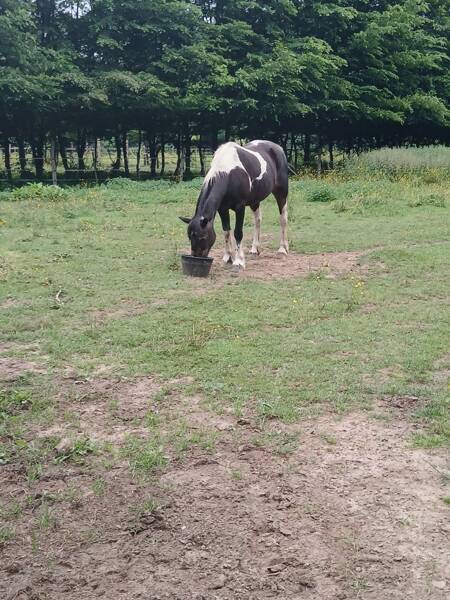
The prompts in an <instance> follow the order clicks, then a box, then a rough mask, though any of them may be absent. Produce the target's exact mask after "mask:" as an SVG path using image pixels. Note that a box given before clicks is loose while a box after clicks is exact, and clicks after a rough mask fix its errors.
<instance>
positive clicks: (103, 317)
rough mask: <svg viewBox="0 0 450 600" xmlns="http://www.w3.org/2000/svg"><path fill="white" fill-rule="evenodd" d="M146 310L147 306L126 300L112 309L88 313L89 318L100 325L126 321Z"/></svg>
mask: <svg viewBox="0 0 450 600" xmlns="http://www.w3.org/2000/svg"><path fill="white" fill-rule="evenodd" d="M148 308H149V307H148V306H146V305H144V304H141V303H139V302H136V301H134V300H126V301H123V302H122V304H120V305H119V306H116V307H114V308H110V309H107V308H104V309H99V310H94V311H92V312H91V313H90V317H91V318H92V319H93V320H94V321H95V322H97V323H100V324H102V323H105V322H106V321H109V320H114V319H126V318H131V317H136V316H138V315H142V314H144V313H145V312H146V311H147V310H148Z"/></svg>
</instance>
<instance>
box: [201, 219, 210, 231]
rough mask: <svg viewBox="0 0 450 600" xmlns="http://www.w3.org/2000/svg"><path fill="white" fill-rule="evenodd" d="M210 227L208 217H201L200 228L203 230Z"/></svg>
mask: <svg viewBox="0 0 450 600" xmlns="http://www.w3.org/2000/svg"><path fill="white" fill-rule="evenodd" d="M207 225H208V219H207V218H206V217H200V226H201V227H203V229H204V228H205V227H206V226H207Z"/></svg>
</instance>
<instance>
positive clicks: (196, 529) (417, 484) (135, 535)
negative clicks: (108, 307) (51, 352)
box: [0, 378, 450, 600]
mask: <svg viewBox="0 0 450 600" xmlns="http://www.w3.org/2000/svg"><path fill="white" fill-rule="evenodd" d="M72 385H73V386H75V387H76V388H77V389H78V388H79V389H80V393H77V394H76V395H75V396H74V395H73V394H72V395H70V394H69V395H67V394H66V395H65V402H66V403H67V406H66V408H69V407H70V405H71V406H72V407H73V408H74V409H75V408H76V409H77V410H79V408H80V406H83V405H84V409H85V412H84V413H83V414H84V417H83V418H85V422H84V425H83V427H84V426H86V427H89V426H92V423H97V425H96V427H100V426H102V427H105V416H104V414H103V415H102V413H104V412H105V410H106V406H107V404H108V402H111V399H113V400H114V399H115V400H116V401H119V404H120V408H119V409H118V410H119V411H124V412H123V414H122V416H123V419H124V423H126V427H127V428H128V430H129V429H130V428H131V429H132V428H133V427H134V426H135V425H136V426H141V427H143V423H142V419H143V415H144V413H145V411H146V410H147V407H148V404H149V396H151V394H152V393H153V392H154V390H155V386H156V385H157V384H156V383H155V382H154V381H153V380H152V379H151V378H140V379H138V380H134V381H129V382H117V381H116V382H111V381H105V380H96V381H95V382H94V383H93V382H92V381H90V382H82V383H76V382H75V381H73V382H72ZM93 390H95V393H94V392H93ZM122 401H123V405H122ZM127 402H128V404H127ZM164 404H165V411H166V416H167V417H168V418H169V419H170V418H175V416H177V417H182V418H183V419H184V420H185V421H186V422H187V423H189V425H190V426H192V427H194V428H195V427H201V428H204V427H207V428H211V429H215V430H216V431H217V432H219V439H218V442H217V444H216V446H215V448H214V449H212V450H209V451H206V450H202V448H201V447H199V446H196V447H195V448H191V449H190V450H189V451H188V452H186V453H185V454H184V455H183V456H182V457H181V458H178V459H177V458H175V457H174V458H173V459H172V461H171V463H170V465H169V467H168V468H167V469H166V471H165V472H164V473H163V474H162V475H161V476H160V477H159V478H156V477H155V478H154V479H153V480H150V481H147V482H142V481H139V480H136V479H133V477H132V476H131V474H130V471H129V469H128V467H127V465H126V463H125V462H124V461H123V460H122V461H121V460H119V461H117V462H115V463H114V464H113V465H111V466H109V467H105V466H104V465H103V464H102V463H101V462H100V461H99V459H98V458H97V459H95V460H96V461H97V462H95V463H94V462H90V463H88V464H85V465H72V464H65V465H58V466H57V465H51V466H49V468H48V470H47V471H46V474H45V476H44V477H42V478H41V480H39V481H38V482H36V483H34V484H33V485H32V486H31V487H28V488H27V486H26V484H25V482H24V481H22V480H21V479H20V477H19V475H18V474H17V472H15V471H14V470H12V469H4V470H3V471H2V472H0V494H1V497H2V501H3V503H4V505H8V504H10V503H11V502H12V501H14V500H16V501H17V502H19V503H20V505H21V506H22V510H23V514H22V515H21V516H20V517H18V518H17V519H16V521H15V523H14V527H15V538H14V539H13V540H10V541H9V542H6V543H5V544H4V546H3V548H2V549H1V552H2V559H1V561H0V573H1V575H0V596H1V597H2V598H3V597H4V598H7V599H11V600H12V599H13V598H14V599H16V598H17V599H18V598H20V599H21V600H24V599H27V600H31V598H40V599H44V598H45V599H46V600H49V599H52V600H53V599H55V600H56V599H59V598H61V597H62V596H64V597H65V598H67V599H69V600H72V599H73V600H75V599H77V600H80V599H81V600H83V599H86V600H87V599H93V598H111V597H114V598H118V599H122V598H123V599H148V598H151V599H152V600H162V599H166V600H169V599H171V600H172V599H179V600H188V599H189V600H191V599H197V600H200V599H205V600H210V599H216V598H217V599H224V600H225V599H227V600H228V599H229V600H232V599H233V600H234V599H252V600H260V599H264V598H277V599H302V598H311V599H312V598H314V599H317V600H319V599H320V600H337V599H339V600H344V599H352V598H355V599H356V598H361V599H367V600H371V599H373V600H388V599H389V600H392V599H394V600H395V599H397V598H398V599H400V598H401V599H402V600H404V599H410V600H413V599H414V600H417V599H419V598H420V599H422V598H430V599H432V600H443V599H444V598H447V597H448V592H449V590H450V568H449V563H448V539H449V534H450V525H449V520H448V507H447V506H446V505H445V504H444V503H443V502H442V500H441V496H442V495H444V488H443V487H442V483H441V479H440V475H439V472H440V471H442V472H445V471H446V469H448V456H446V454H445V453H444V452H443V451H435V452H433V453H430V452H425V451H422V450H413V449H411V447H410V446H409V435H410V433H411V425H410V423H409V422H408V421H405V420H402V419H401V418H400V419H399V420H396V421H395V422H394V421H393V420H390V421H389V422H385V421H381V420H376V419H374V418H373V417H371V416H370V414H367V413H362V414H353V415H348V416H345V417H343V418H342V419H340V420H338V419H336V418H333V417H330V416H322V417H320V418H317V419H310V420H307V421H303V422H302V423H301V424H298V425H290V426H288V427H286V426H283V425H282V424H280V423H277V422H276V421H274V422H272V423H271V424H270V427H266V428H265V429H264V430H259V428H258V424H257V422H256V421H255V422H253V421H252V420H251V418H249V419H236V418H235V417H234V416H233V415H232V414H231V413H227V414H225V415H220V416H218V415H216V414H213V413H210V412H209V411H206V410H204V409H203V408H202V403H201V401H200V400H199V399H189V398H184V399H183V398H182V397H180V396H177V394H176V392H174V393H173V394H171V395H169V396H167V397H165V400H164ZM381 408H382V407H381ZM89 423H90V424H91V425H89ZM133 424H135V425H133ZM286 431H288V432H289V434H290V435H292V434H295V436H296V438H298V439H297V445H296V446H295V445H294V446H292V447H291V448H290V449H289V451H287V452H277V451H274V445H273V444H272V443H263V442H261V440H264V439H266V440H269V439H270V440H273V439H275V440H276V439H278V438H277V436H282V435H284V433H285V432H286ZM258 440H259V441H258ZM93 460H94V459H93ZM99 479H100V480H101V481H102V486H100V485H99V483H98V481H99ZM27 497H28V499H27V500H26V498H27ZM43 514H45V515H47V518H46V521H45V523H44V522H43V519H42V515H43ZM44 525H45V526H44Z"/></svg>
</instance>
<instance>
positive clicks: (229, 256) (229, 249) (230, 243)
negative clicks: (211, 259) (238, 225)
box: [223, 230, 236, 264]
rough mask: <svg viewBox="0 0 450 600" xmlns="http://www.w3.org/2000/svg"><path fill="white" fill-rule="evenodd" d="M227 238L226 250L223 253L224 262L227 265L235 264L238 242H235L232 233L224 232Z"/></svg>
mask: <svg viewBox="0 0 450 600" xmlns="http://www.w3.org/2000/svg"><path fill="white" fill-rule="evenodd" d="M224 236H225V250H224V253H223V262H224V263H225V264H227V263H229V262H233V260H234V255H235V253H236V242H235V241H234V235H233V232H232V231H229V230H228V231H224Z"/></svg>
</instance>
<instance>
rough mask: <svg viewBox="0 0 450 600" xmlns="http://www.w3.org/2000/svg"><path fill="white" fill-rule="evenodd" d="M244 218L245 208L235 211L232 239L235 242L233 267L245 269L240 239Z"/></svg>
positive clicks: (242, 233) (242, 235)
mask: <svg viewBox="0 0 450 600" xmlns="http://www.w3.org/2000/svg"><path fill="white" fill-rule="evenodd" d="M244 217H245V206H243V207H242V208H239V209H237V210H236V224H235V226H234V239H235V240H236V256H235V257H234V260H233V267H237V268H238V269H240V268H242V269H245V256H244V248H243V247H242V238H243V237H244V232H243V226H244Z"/></svg>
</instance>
